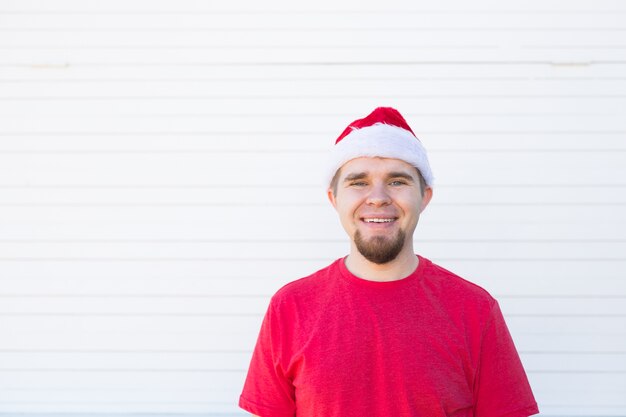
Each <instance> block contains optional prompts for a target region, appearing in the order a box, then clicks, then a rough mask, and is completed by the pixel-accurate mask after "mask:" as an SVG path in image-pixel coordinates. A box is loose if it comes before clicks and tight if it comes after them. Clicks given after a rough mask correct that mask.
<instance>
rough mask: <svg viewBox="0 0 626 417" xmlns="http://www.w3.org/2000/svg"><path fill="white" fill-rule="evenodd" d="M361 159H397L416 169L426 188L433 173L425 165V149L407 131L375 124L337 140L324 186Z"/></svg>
mask: <svg viewBox="0 0 626 417" xmlns="http://www.w3.org/2000/svg"><path fill="white" fill-rule="evenodd" d="M361 157H379V158H394V159H400V160H402V161H404V162H406V163H408V164H411V165H413V166H414V167H416V168H417V169H418V170H419V171H420V173H421V174H422V177H424V181H425V182H426V185H428V186H429V187H431V186H432V185H433V181H434V178H433V173H432V171H431V169H430V164H429V163H428V156H427V155H426V149H425V148H424V146H423V145H422V143H421V142H420V141H419V139H417V138H416V137H415V136H413V134H412V133H411V132H409V131H408V130H405V129H403V128H401V127H398V126H393V125H387V124H383V123H376V124H374V125H372V126H368V127H364V128H361V129H354V130H353V131H352V132H350V133H349V134H348V135H346V136H345V137H344V138H343V139H341V140H340V141H339V143H337V144H336V145H335V146H334V147H333V150H332V151H331V155H330V160H329V167H328V170H327V173H328V174H329V175H330V176H329V177H328V178H327V182H326V184H330V182H331V181H332V179H333V177H334V176H335V173H336V172H337V170H338V169H339V168H341V167H342V166H343V164H345V163H346V162H348V161H350V160H352V159H355V158H361Z"/></svg>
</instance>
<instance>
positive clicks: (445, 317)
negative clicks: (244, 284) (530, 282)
mask: <svg viewBox="0 0 626 417" xmlns="http://www.w3.org/2000/svg"><path fill="white" fill-rule="evenodd" d="M239 406H240V407H241V408H243V409H245V410H247V411H249V412H251V413H252V414H256V415H259V416H261V417H293V416H298V417H352V416H354V417H364V416H380V417H400V416H401V417H410V416H420V417H439V416H441V417H446V416H448V417H449V416H454V417H469V416H475V417H505V416H506V417H526V416H529V415H532V414H536V413H538V412H539V411H538V409H537V404H536V402H535V400H534V398H533V394H532V391H531V389H530V386H529V384H528V380H527V378H526V374H525V373H524V369H523V368H522V364H521V362H520V359H519V356H518V354H517V351H516V350H515V346H514V345H513V341H512V339H511V336H510V334H509V331H508V329H507V327H506V324H505V323H504V319H503V317H502V313H501V312H500V309H499V307H498V304H497V302H496V301H495V300H494V299H493V298H492V297H491V296H490V295H489V294H488V293H487V292H486V291H485V290H483V289H482V288H480V287H478V286H477V285H474V284H472V283H470V282H468V281H465V280H463V279H461V278H459V277H458V276H456V275H454V274H452V273H451V272H449V271H446V270H445V269H443V268H441V267H439V266H437V265H435V264H433V263H432V262H430V261H429V260H428V259H425V258H422V257H419V266H418V268H417V269H416V270H415V272H414V273H413V274H411V275H409V276H408V277H406V278H404V279H401V280H397V281H391V282H376V281H367V280H364V279H360V278H358V277H356V276H354V275H353V274H351V273H350V272H349V271H348V269H347V268H346V266H345V264H344V260H343V259H339V260H337V261H335V262H334V263H332V264H331V265H330V266H328V267H326V268H324V269H322V270H320V271H318V272H316V273H314V274H313V275H311V276H309V277H306V278H303V279H300V280H298V281H294V282H292V283H290V284H287V285H286V286H284V287H283V288H282V289H280V290H279V291H278V292H277V293H276V294H275V295H274V297H272V301H271V303H270V306H269V308H268V311H267V313H266V315H265V318H264V320H263V325H262V327H261V332H260V335H259V338H258V341H257V345H256V348H255V350H254V353H253V356H252V361H251V364H250V369H249V371H248V376H247V379H246V382H245V386H244V389H243V393H242V395H241V397H240V400H239Z"/></svg>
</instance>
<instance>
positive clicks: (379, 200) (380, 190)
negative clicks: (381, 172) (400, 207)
mask: <svg viewBox="0 0 626 417" xmlns="http://www.w3.org/2000/svg"><path fill="white" fill-rule="evenodd" d="M389 203H391V198H390V196H389V193H388V190H387V187H385V184H374V185H372V187H371V189H370V192H369V194H368V196H367V204H371V205H374V206H384V205H387V204H389Z"/></svg>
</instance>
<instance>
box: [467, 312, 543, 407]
mask: <svg viewBox="0 0 626 417" xmlns="http://www.w3.org/2000/svg"><path fill="white" fill-rule="evenodd" d="M474 401H475V416H476V417H527V416H530V415H533V414H537V413H538V412H539V409H538V407H537V403H536V401H535V398H534V396H533V393H532V390H531V388H530V384H529V383H528V378H527V377H526V372H525V371H524V368H523V366H522V362H521V360H520V358H519V355H518V353H517V350H516V349H515V345H514V344H513V339H512V338H511V334H510V333H509V330H508V328H507V326H506V323H505V322H504V317H503V316H502V312H501V311H500V307H499V305H498V303H497V301H495V300H494V303H493V305H492V308H491V314H490V317H489V320H488V322H487V325H486V327H485V329H484V331H483V334H482V339H481V345H480V356H479V359H478V369H477V373H476V376H475V380H474Z"/></svg>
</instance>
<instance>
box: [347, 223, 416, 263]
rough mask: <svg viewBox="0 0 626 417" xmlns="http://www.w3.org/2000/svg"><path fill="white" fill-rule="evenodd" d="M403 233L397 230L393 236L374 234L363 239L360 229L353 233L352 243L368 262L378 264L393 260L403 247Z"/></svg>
mask: <svg viewBox="0 0 626 417" xmlns="http://www.w3.org/2000/svg"><path fill="white" fill-rule="evenodd" d="M405 236H406V235H405V233H404V231H403V230H398V233H396V235H395V236H374V237H372V238H370V239H369V240H365V239H364V238H363V236H362V235H361V231H360V230H357V231H356V233H355V234H354V243H355V244H356V248H357V249H358V250H359V252H360V253H361V255H363V256H364V257H365V259H367V260H368V261H370V262H373V263H375V264H378V265H382V264H386V263H388V262H391V261H393V260H394V259H396V257H397V256H398V255H399V254H400V252H401V251H402V248H403V247H404V239H405Z"/></svg>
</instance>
